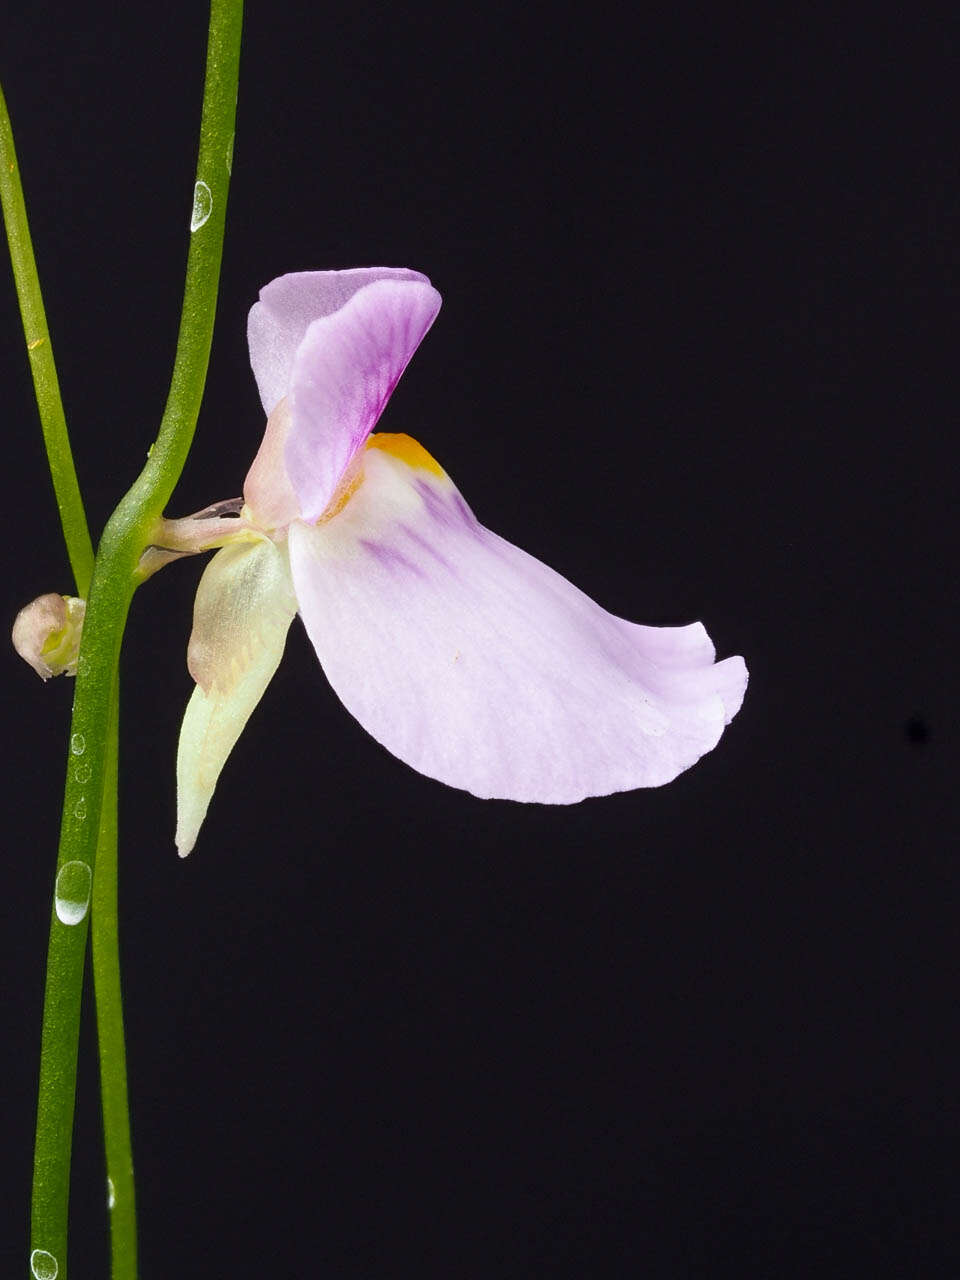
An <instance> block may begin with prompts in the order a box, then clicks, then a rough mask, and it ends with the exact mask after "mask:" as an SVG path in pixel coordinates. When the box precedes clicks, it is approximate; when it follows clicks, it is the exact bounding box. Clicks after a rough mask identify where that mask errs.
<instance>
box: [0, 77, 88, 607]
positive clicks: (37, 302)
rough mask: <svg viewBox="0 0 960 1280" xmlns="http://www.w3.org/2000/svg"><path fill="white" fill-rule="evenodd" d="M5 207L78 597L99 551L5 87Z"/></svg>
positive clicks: (1, 170) (0, 117)
mask: <svg viewBox="0 0 960 1280" xmlns="http://www.w3.org/2000/svg"><path fill="white" fill-rule="evenodd" d="M0 203H2V204H3V221H4V225H5V226H6V229H7V243H8V244H9V246H10V261H11V263H12V264H13V277H14V280H15V282H16V286H17V298H18V299H19V302H20V316H21V319H22V320H23V336H24V338H25V340H26V343H27V356H28V358H29V360H30V372H31V373H32V374H33V387H34V391H35V393H36V397H37V408H38V409H39V410H40V425H41V427H42V429H43V442H44V444H45V445H46V448H47V458H48V460H49V463H50V475H51V477H52V479H53V490H54V493H55V495H56V499H57V507H58V509H59V511H60V523H61V524H62V526H63V537H64V541H65V542H66V544H67V555H68V556H69V557H70V567H71V568H72V569H73V576H74V578H75V579H76V583H77V594H78V595H80V596H85V595H86V594H87V591H88V589H89V587H90V575H91V574H92V572H93V546H92V544H91V542H90V532H89V530H88V529H87V518H86V516H85V514H84V511H83V499H82V498H81V497H80V486H79V485H78V484H77V473H76V471H75V470H74V466H73V454H72V452H71V450H70V437H69V435H68V434H67V422H66V418H65V417H64V413H63V402H62V400H61V399H60V383H59V381H58V379H57V366H56V363H55V362H54V359H53V347H52V345H51V343H50V331H49V330H48V328H47V316H46V312H45V311H44V309H43V296H42V295H41V293H40V281H39V279H38V278H37V264H36V260H35V259H34V256H33V243H32V241H31V239H30V227H29V225H28V223H27V211H26V207H25V205H24V202H23V187H22V186H21V183H20V168H19V166H18V164H17V153H16V150H15V148H14V145H13V130H12V129H11V127H10V115H9V113H8V111H7V104H6V100H5V99H4V96H3V89H2V88H0Z"/></svg>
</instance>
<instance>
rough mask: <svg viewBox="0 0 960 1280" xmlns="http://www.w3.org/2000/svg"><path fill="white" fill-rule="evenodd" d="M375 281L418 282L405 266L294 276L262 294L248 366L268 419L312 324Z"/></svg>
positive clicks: (254, 313) (253, 315)
mask: <svg viewBox="0 0 960 1280" xmlns="http://www.w3.org/2000/svg"><path fill="white" fill-rule="evenodd" d="M377 280H420V281H423V282H424V283H429V282H428V281H427V277H426V276H424V275H421V274H420V272H419V271H409V270H407V268H405V267H356V268H354V269H352V270H350V271H295V272H291V273H290V274H289V275H285V276H278V277H277V279H276V280H271V282H270V283H269V284H268V285H265V286H264V287H263V288H262V289H261V290H260V301H259V302H255V303H254V304H253V306H252V307H251V309H250V315H249V317H248V320H247V340H248V342H249V344H250V363H251V365H252V366H253V374H254V377H255V378H256V380H257V387H258V388H259V391H260V399H261V401H262V402H263V410H264V413H266V415H267V417H269V416H270V414H271V413H272V412H273V410H274V409H275V408H276V405H277V403H278V401H279V400H281V399H282V397H283V396H285V395H286V394H287V390H288V388H289V386H290V374H291V371H292V369H293V358H294V356H295V355H296V353H297V347H299V345H300V343H301V342H302V341H303V338H304V335H305V334H306V332H307V329H308V328H309V327H310V325H311V324H312V323H313V321H314V320H319V319H320V318H321V317H322V316H327V315H332V314H333V312H334V311H339V310H340V308H341V307H342V306H343V305H344V304H345V303H346V302H348V301H349V300H350V299H351V298H352V297H353V295H354V294H355V293H356V292H357V290H358V289H362V288H363V287H364V285H368V284H373V283H374V281H377Z"/></svg>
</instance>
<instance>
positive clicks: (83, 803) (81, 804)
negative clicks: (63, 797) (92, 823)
mask: <svg viewBox="0 0 960 1280" xmlns="http://www.w3.org/2000/svg"><path fill="white" fill-rule="evenodd" d="M73 816H74V817H75V818H76V820H77V821H78V822H83V821H84V819H85V818H86V816H87V797H86V796H81V797H80V799H79V800H78V801H77V803H76V804H75V805H74V806H73Z"/></svg>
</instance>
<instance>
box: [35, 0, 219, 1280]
mask: <svg viewBox="0 0 960 1280" xmlns="http://www.w3.org/2000/svg"><path fill="white" fill-rule="evenodd" d="M241 22H242V0H212V3H211V9H210V36H209V44H208V49H207V69H206V80H205V83H204V98H203V115H202V120H201V126H200V150H199V158H198V163H197V184H196V188H195V198H194V213H193V219H192V222H191V237H190V250H189V254H188V258H187V273H186V285H185V290H184V301H183V312H182V316H181V322H180V332H179V337H178V342H177V354H176V358H175V362H174V369H173V377H172V380H171V385H170V391H169V394H168V398H167V405H166V409H165V411H164V415H163V419H162V421H161V424H160V431H159V434H158V436H157V440H156V442H155V444H154V446H153V449H152V450H151V452H150V456H149V459H148V461H147V465H146V466H145V467H144V469H143V471H142V472H141V474H140V476H139V477H138V478H137V480H136V481H135V483H134V485H133V487H132V488H131V489H130V491H129V492H128V493H127V495H126V496H125V497H124V498H123V500H122V501H121V502H120V504H119V506H118V507H117V509H116V510H115V511H114V513H113V515H112V516H111V517H110V519H109V521H108V522H107V527H106V529H105V530H104V534H103V537H102V539H101V542H100V547H99V550H98V552H97V558H96V561H95V564H94V570H93V578H92V581H91V586H90V593H89V598H88V602H87V613H86V619H85V622H84V634H83V641H82V644H81V647H80V661H79V666H78V670H77V686H76V693H75V696H74V706H73V720H72V723H71V737H70V743H71V747H70V750H71V755H70V756H69V757H68V771H67V781H66V788H65V797H64V806H63V821H62V825H61V834H60V850H59V855H58V861H57V868H58V870H57V876H58V881H61V880H63V878H64V877H66V878H67V880H70V879H71V878H76V877H82V876H85V875H89V874H92V873H93V871H94V869H95V866H96V853H97V836H98V831H99V827H100V821H101V812H102V807H103V803H104V794H105V792H104V787H105V782H106V761H107V754H108V743H109V741H110V725H111V715H112V691H113V686H114V682H115V676H116V671H117V663H118V660H119V654H120V643H121V639H122V635H123V628H124V624H125V622H126V617H127V612H128V609H129V606H130V600H131V598H132V595H133V591H134V588H135V586H136V580H137V579H136V571H137V563H138V560H139V558H140V555H141V553H142V552H143V550H144V548H145V547H146V546H147V545H148V544H149V543H150V541H151V536H152V533H153V530H154V528H155V526H156V524H157V521H158V520H159V518H160V515H161V513H162V511H163V508H164V506H165V505H166V503H167V501H168V500H169V498H170V495H171V493H172V492H173V487H174V485H175V484H176V481H177V479H178V478H179V475H180V472H181V470H182V469H183V464H184V462H185V461H186V457H187V452H188V450H189V448H190V443H191V441H192V439H193V433H194V429H195V426H196V421H197V415H198V413H199V409H200V401H201V398H202V395H203V386H204V382H205V379H206V372H207V363H208V359H209V354H210V343H211V339H212V335H213V322H214V316H215V312H216V300H217V287H218V283H219V274H220V261H221V257H222V250H223V229H224V215H225V212H226V203H227V190H228V187H229V178H230V156H231V152H232V143H233V130H234V118H235V108H236V95H237V77H238V67H239V59H240V29H241ZM83 765H86V767H85V768H84V767H82V766H83ZM78 865H79V866H80V867H84V866H85V867H86V868H88V869H89V870H88V871H87V872H84V871H78V870H77V866H78ZM61 901H62V895H61V896H60V897H59V898H57V899H56V901H55V909H54V912H53V917H52V922H51V930H50V946H49V951H48V961H47V986H46V997H45V1005H44V1020H43V1041H42V1047H41V1060H40V1095H39V1102H38V1112H37V1143H36V1154H35V1165H34V1195H33V1226H32V1241H31V1248H32V1250H33V1253H32V1255H31V1257H32V1258H34V1259H39V1260H40V1263H41V1266H46V1267H47V1268H48V1271H49V1274H52V1266H53V1263H52V1261H50V1260H52V1259H55V1260H56V1266H57V1276H58V1280H64V1277H65V1276H66V1274H67V1256H66V1246H67V1203H68V1189H69V1168H70V1147H71V1132H72V1124H73V1108H74V1091H75V1073H76V1055H77V1032H78V1024H79V1008H80V993H81V987H82V980H83V948H84V941H85V934H86V928H87V923H86V920H87V917H86V914H84V916H83V918H82V919H78V920H77V922H76V923H73V922H72V920H71V913H70V912H69V911H68V912H66V917H67V918H66V919H65V918H64V913H63V911H58V909H57V908H58V906H59V905H60V903H61ZM74 914H75V913H74ZM120 1035H122V1031H120V1030H119V1029H117V1037H119V1036H120ZM114 1042H115V1041H114V1039H113V1037H111V1041H110V1043H114ZM116 1042H119V1039H118V1038H117V1040H116ZM112 1114H113V1110H112V1107H111V1108H110V1110H109V1111H108V1109H107V1107H106V1106H105V1108H104V1118H105V1122H106V1123H108V1124H110V1123H111V1116H112ZM107 1141H108V1146H109V1145H110V1144H111V1143H112V1138H110V1137H109V1136H108V1139H107ZM124 1248H125V1249H126V1250H127V1251H126V1253H124V1252H123V1249H124ZM38 1251H39V1252H38ZM120 1261H121V1265H122V1266H124V1267H125V1268H126V1271H123V1272H121V1273H120V1274H123V1275H127V1274H130V1275H132V1274H133V1271H132V1270H131V1266H132V1265H135V1264H131V1260H130V1257H129V1247H128V1246H122V1247H121V1259H120ZM114 1263H115V1266H116V1265H117V1246H116V1245H115V1249H114ZM34 1273H35V1274H37V1268H36V1266H35V1265H34ZM39 1274H40V1275H41V1276H42V1275H44V1274H45V1273H44V1272H43V1271H42V1270H41V1271H40V1272H39Z"/></svg>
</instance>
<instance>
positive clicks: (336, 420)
mask: <svg viewBox="0 0 960 1280" xmlns="http://www.w3.org/2000/svg"><path fill="white" fill-rule="evenodd" d="M439 310H440V295H439V294H438V293H437V291H436V289H434V288H432V287H431V285H430V284H429V283H427V282H426V281H423V280H377V281H374V282H373V283H372V284H366V285H364V286H363V287H362V288H360V289H358V290H357V291H356V292H355V293H354V294H353V295H352V296H351V297H350V298H349V300H348V301H347V302H346V303H344V305H343V306H342V307H341V308H340V309H339V310H338V311H334V312H331V313H330V314H329V315H326V316H323V317H321V318H320V319H319V320H314V321H313V323H312V324H311V325H310V326H309V328H308V329H307V332H306V334H305V336H304V338H303V340H302V341H301V343H300V345H299V347H298V348H297V353H296V355H295V357H294V361H293V368H292V370H291V375H290V393H289V401H290V410H291V415H292V426H291V429H290V434H289V436H288V437H287V443H286V448H285V451H284V454H285V459H286V468H287V473H288V475H289V476H290V480H291V482H292V485H293V488H294V491H295V493H296V495H297V499H298V501H299V504H300V510H301V511H302V513H303V519H304V520H306V521H307V522H308V523H312V522H314V521H316V520H319V518H320V517H321V516H322V515H323V513H324V511H325V509H326V508H327V506H328V505H329V503H330V501H331V499H332V498H333V496H334V494H335V492H336V490H337V486H338V484H339V482H340V479H341V477H342V476H343V473H344V471H345V470H346V468H347V466H348V465H349V463H350V461H351V459H352V458H353V456H354V454H355V453H356V452H357V450H358V449H359V448H360V446H361V445H362V444H363V442H364V440H365V439H366V438H367V436H368V435H369V433H370V432H371V431H372V430H373V428H374V426H375V425H376V423H377V419H378V418H379V417H380V414H381V413H382V412H383V408H384V405H385V404H386V402H387V400H388V399H389V397H390V394H391V392H392V391H393V389H394V387H395V386H396V385H397V382H398V381H399V378H400V375H401V374H402V373H403V371H404V369H405V368H406V367H407V364H408V362H409V360H410V357H411V356H412V355H413V353H414V352H415V351H416V349H417V347H418V346H419V345H420V342H421V340H422V338H423V336H424V334H425V333H426V332H427V330H428V329H429V328H430V325H431V324H432V323H433V320H434V317H435V316H436V314H437V312H438V311H439Z"/></svg>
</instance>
